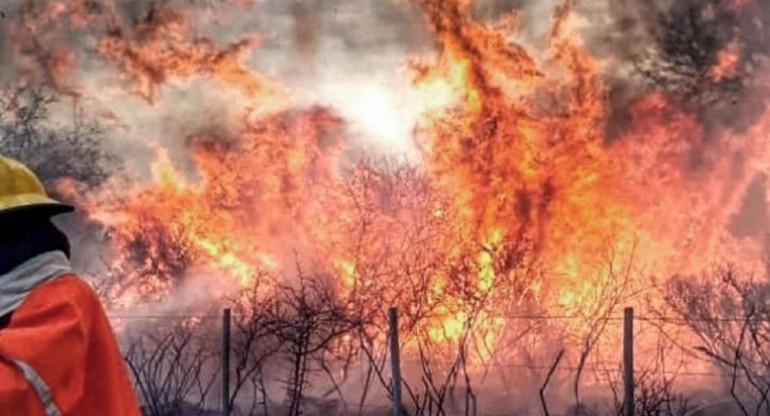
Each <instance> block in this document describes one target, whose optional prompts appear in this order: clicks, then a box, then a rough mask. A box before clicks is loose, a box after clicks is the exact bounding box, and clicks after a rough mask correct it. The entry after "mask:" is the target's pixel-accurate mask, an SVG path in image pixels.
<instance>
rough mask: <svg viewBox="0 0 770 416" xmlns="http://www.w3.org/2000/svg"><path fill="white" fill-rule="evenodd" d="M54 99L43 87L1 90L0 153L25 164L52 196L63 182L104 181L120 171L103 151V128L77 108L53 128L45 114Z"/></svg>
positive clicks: (115, 163) (116, 164)
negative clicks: (61, 124) (60, 124)
mask: <svg viewBox="0 0 770 416" xmlns="http://www.w3.org/2000/svg"><path fill="white" fill-rule="evenodd" d="M56 100H57V99H56V95H55V94H54V93H53V92H51V91H49V90H47V89H45V88H42V87H26V88H20V89H19V88H17V89H13V88H9V87H6V88H0V153H2V154H4V155H6V156H10V157H13V158H15V159H18V160H20V161H22V162H24V163H25V164H27V165H28V166H29V167H30V168H31V169H32V170H34V171H35V172H36V173H37V174H38V175H39V176H40V178H41V179H42V180H43V181H44V182H45V184H46V185H47V186H48V188H49V190H50V191H51V192H53V193H54V194H56V193H57V188H56V186H55V185H56V183H57V181H60V180H62V179H70V180H74V181H76V182H78V183H81V184H84V185H86V186H90V187H92V186H97V185H99V184H101V183H103V182H104V181H105V180H106V179H107V178H108V177H109V176H110V175H111V174H112V173H113V172H115V171H116V170H117V169H118V168H119V163H118V160H117V159H116V158H115V157H114V156H112V155H110V154H109V153H107V152H106V151H105V149H104V148H103V147H102V141H103V139H104V133H105V131H104V129H103V127H102V126H101V125H100V124H99V123H97V122H95V121H92V120H89V119H88V118H86V116H85V115H84V114H83V113H82V111H80V110H78V109H77V106H75V110H74V111H73V116H72V120H70V121H69V122H67V123H65V124H64V126H58V125H52V123H51V121H50V114H49V110H50V107H51V105H53V104H54V103H55V102H56Z"/></svg>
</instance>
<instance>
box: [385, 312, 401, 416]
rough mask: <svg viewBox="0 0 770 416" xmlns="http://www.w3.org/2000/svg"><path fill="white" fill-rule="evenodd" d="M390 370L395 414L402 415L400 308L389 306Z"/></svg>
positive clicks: (396, 415)
mask: <svg viewBox="0 0 770 416" xmlns="http://www.w3.org/2000/svg"><path fill="white" fill-rule="evenodd" d="M388 326H389V329H390V330H389V334H388V335H389V338H390V372H391V388H392V390H393V416H401V353H400V346H399V344H398V309H396V308H395V307H390V308H388Z"/></svg>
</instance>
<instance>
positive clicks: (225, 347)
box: [222, 308, 232, 416]
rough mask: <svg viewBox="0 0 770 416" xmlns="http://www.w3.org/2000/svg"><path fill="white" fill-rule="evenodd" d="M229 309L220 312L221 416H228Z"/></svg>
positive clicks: (229, 409) (229, 410) (230, 410)
mask: <svg viewBox="0 0 770 416" xmlns="http://www.w3.org/2000/svg"><path fill="white" fill-rule="evenodd" d="M230 412H232V409H231V408H230V309H229V308H226V309H225V310H224V311H223V312H222V414H223V415H224V416H230Z"/></svg>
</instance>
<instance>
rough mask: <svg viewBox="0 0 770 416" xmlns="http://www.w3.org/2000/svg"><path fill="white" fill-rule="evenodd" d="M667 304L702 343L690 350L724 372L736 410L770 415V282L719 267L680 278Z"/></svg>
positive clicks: (668, 289) (674, 282) (678, 321)
mask: <svg viewBox="0 0 770 416" xmlns="http://www.w3.org/2000/svg"><path fill="white" fill-rule="evenodd" d="M665 289H666V292H665V295H666V300H667V303H668V305H669V306H670V308H671V310H672V311H673V312H674V313H675V316H674V317H673V323H676V324H680V325H684V326H685V327H686V328H687V329H689V330H690V331H691V332H692V334H693V335H694V336H695V338H696V340H697V341H699V345H695V346H693V347H692V348H691V351H693V352H695V353H698V354H699V357H700V358H705V359H706V360H708V361H709V362H711V363H713V364H714V365H715V366H716V368H718V369H721V370H722V372H723V374H724V375H725V378H724V379H725V380H729V385H726V386H725V388H726V389H728V390H729V393H730V395H731V397H732V398H733V399H734V401H735V403H736V406H738V408H740V409H741V412H742V413H743V414H744V415H749V414H752V413H753V414H755V415H759V414H763V413H765V412H768V411H770V396H769V393H770V349H769V347H768V345H770V344H769V343H768V341H770V284H768V282H767V277H766V276H762V277H761V278H759V279H753V278H750V277H748V276H745V275H741V274H740V273H739V272H738V271H737V269H736V268H735V267H734V266H730V265H728V266H725V267H719V268H716V269H715V270H714V271H713V272H711V273H708V274H707V275H705V276H704V279H697V278H694V277H692V276H689V277H684V276H682V277H676V278H674V279H672V281H671V282H670V283H669V284H668V285H667V286H666V288H665Z"/></svg>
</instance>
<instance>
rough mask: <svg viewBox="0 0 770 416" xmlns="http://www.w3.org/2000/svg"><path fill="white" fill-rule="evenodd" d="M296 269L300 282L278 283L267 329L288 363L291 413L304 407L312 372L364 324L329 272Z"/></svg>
mask: <svg viewBox="0 0 770 416" xmlns="http://www.w3.org/2000/svg"><path fill="white" fill-rule="evenodd" d="M297 271H298V279H297V280H298V281H297V283H296V284H283V285H281V286H279V288H278V290H277V292H276V293H275V295H274V296H273V302H271V303H270V306H269V307H268V322H269V323H268V331H269V333H270V334H271V335H272V336H274V337H275V338H276V341H277V342H278V343H279V344H280V346H281V352H282V355H283V356H284V357H285V359H286V362H287V363H288V364H289V369H288V378H287V380H285V382H286V390H287V391H286V402H287V406H288V415H289V416H298V415H300V414H301V413H302V411H303V404H304V403H303V400H304V399H305V390H306V388H307V387H308V383H309V376H310V373H311V372H313V371H318V370H319V369H320V370H323V367H324V366H325V358H326V355H327V354H329V353H330V352H331V351H332V348H333V347H335V346H336V344H337V342H338V341H340V339H341V338H342V337H343V336H344V335H346V334H353V333H355V331H356V330H357V329H358V327H359V326H360V325H361V321H360V319H359V318H358V317H355V316H351V315H350V314H349V313H348V310H347V309H346V308H345V305H342V304H340V302H339V300H338V298H337V296H336V295H335V292H334V290H333V288H332V286H331V285H330V283H329V281H328V278H327V277H326V276H324V275H318V274H317V275H312V276H307V275H306V274H305V272H304V271H303V270H302V268H301V267H299V266H298V267H297Z"/></svg>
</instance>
